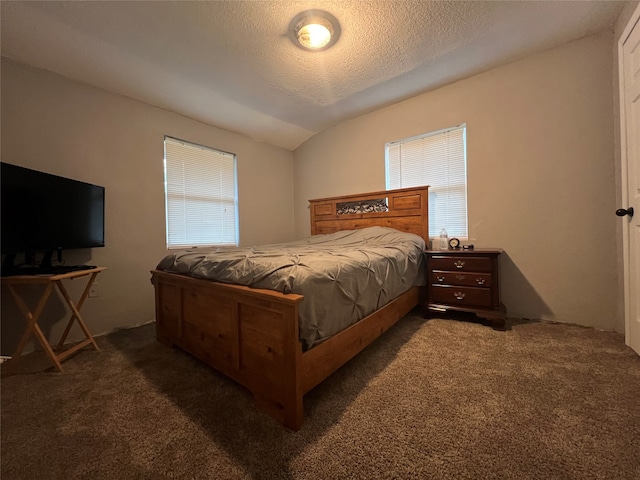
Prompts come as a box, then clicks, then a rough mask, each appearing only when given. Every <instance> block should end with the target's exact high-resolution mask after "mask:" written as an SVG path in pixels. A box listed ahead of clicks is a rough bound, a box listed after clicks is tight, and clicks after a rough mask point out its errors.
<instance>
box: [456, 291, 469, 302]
mask: <svg viewBox="0 0 640 480" xmlns="http://www.w3.org/2000/svg"><path fill="white" fill-rule="evenodd" d="M453 296H454V297H456V298H457V299H458V300H464V297H466V296H467V295H466V294H465V293H464V292H453Z"/></svg>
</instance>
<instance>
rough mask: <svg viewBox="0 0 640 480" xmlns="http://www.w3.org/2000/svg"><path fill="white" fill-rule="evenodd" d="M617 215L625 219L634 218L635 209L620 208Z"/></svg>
mask: <svg viewBox="0 0 640 480" xmlns="http://www.w3.org/2000/svg"><path fill="white" fill-rule="evenodd" d="M616 215H617V216H619V217H624V216H625V215H629V217H633V207H629V208H627V209H624V208H619V209H618V210H616Z"/></svg>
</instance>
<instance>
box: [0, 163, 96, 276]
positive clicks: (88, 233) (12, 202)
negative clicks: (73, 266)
mask: <svg viewBox="0 0 640 480" xmlns="http://www.w3.org/2000/svg"><path fill="white" fill-rule="evenodd" d="M0 184H1V191H0V210H1V212H0V214H1V217H0V224H1V234H0V249H1V251H2V254H3V255H5V262H4V263H3V275H4V274H5V273H6V272H4V270H5V267H7V266H8V263H7V258H9V259H10V262H9V263H11V262H13V258H14V257H15V255H18V254H25V255H34V254H36V253H43V254H44V260H43V262H42V267H49V266H50V265H51V255H52V253H53V252H58V255H60V252H61V251H62V250H68V249H81V248H93V247H103V246H104V199H105V189H104V187H101V186H98V185H92V184H90V183H85V182H80V181H77V180H72V179H70V178H64V177H59V176H57V175H51V174H49V173H44V172H39V171H36V170H31V169H29V168H24V167H19V166H16V165H11V164H8V163H4V162H1V163H0ZM9 267H10V265H9Z"/></svg>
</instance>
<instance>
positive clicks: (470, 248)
mask: <svg viewBox="0 0 640 480" xmlns="http://www.w3.org/2000/svg"><path fill="white" fill-rule="evenodd" d="M462 249H463V250H473V245H463V246H462Z"/></svg>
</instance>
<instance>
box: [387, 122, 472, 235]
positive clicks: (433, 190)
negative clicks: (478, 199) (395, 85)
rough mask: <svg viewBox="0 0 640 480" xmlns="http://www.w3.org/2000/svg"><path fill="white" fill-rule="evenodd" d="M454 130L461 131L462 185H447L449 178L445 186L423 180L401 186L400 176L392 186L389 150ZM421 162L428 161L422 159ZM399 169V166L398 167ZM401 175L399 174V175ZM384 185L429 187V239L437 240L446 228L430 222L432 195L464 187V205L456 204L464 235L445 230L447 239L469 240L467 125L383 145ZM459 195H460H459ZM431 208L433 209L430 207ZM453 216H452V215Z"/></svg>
mask: <svg viewBox="0 0 640 480" xmlns="http://www.w3.org/2000/svg"><path fill="white" fill-rule="evenodd" d="M455 130H462V145H461V147H462V165H460V164H458V168H459V169H461V171H462V176H463V178H464V185H463V184H462V183H458V184H457V187H456V186H455V185H449V184H448V182H449V178H447V185H443V186H434V185H432V182H429V181H427V180H426V179H424V181H420V182H418V183H417V184H413V183H411V184H406V185H403V184H402V177H401V176H400V178H399V183H400V184H399V185H392V174H391V171H390V170H391V168H390V166H391V158H390V157H391V155H390V148H391V147H395V146H397V145H402V144H407V143H409V142H415V141H419V140H422V139H425V138H428V137H433V136H437V135H443V134H447V133H449V132H452V131H455ZM422 160H423V161H425V160H428V159H425V158H423V159H422ZM444 161H445V162H446V164H447V165H450V162H451V159H450V158H446V159H445V160H444ZM400 168H401V165H400ZM400 175H401V174H400ZM385 185H386V189H387V190H389V189H393V188H405V187H407V188H408V187H414V186H420V185H430V188H429V197H430V202H429V205H430V208H429V209H430V212H429V213H430V215H429V224H430V225H429V238H432V239H433V238H437V237H439V235H440V230H441V228H447V227H446V226H444V227H441V226H438V225H435V224H432V222H434V221H435V215H433V214H432V212H431V208H436V205H437V204H436V202H433V201H432V199H433V195H436V194H437V193H439V192H443V191H447V190H448V191H449V192H450V191H451V190H453V189H455V188H458V189H459V188H462V187H464V192H463V193H462V194H463V195H464V204H462V202H458V205H463V207H464V208H463V210H464V213H463V216H464V234H461V232H458V231H454V232H452V231H450V230H449V229H447V234H448V235H449V237H456V238H459V239H460V240H467V239H469V238H470V235H469V204H468V196H469V181H468V176H467V124H466V123H465V122H463V123H460V124H458V125H454V126H452V127H448V128H443V129H440V130H435V131H432V132H427V133H423V134H420V135H414V136H412V137H407V138H403V139H399V140H394V141H391V142H387V143H385ZM459 195H460V194H459ZM432 206H433V207H432ZM452 216H453V215H452ZM457 218H458V219H459V224H460V225H462V223H463V222H462V214H461V215H459V216H457Z"/></svg>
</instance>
